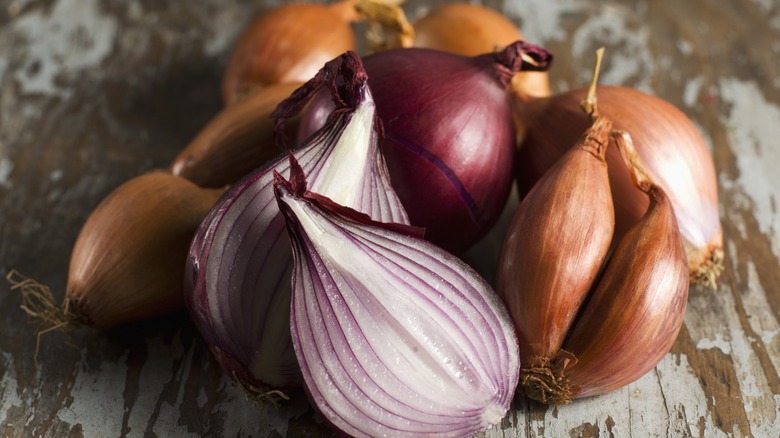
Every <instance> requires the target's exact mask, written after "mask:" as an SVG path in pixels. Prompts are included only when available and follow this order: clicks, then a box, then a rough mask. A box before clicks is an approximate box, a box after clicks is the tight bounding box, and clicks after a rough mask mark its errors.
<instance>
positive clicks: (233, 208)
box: [185, 52, 408, 392]
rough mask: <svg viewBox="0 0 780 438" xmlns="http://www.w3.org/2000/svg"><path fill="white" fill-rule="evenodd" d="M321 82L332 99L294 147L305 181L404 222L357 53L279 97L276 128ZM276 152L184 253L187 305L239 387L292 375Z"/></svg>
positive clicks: (295, 378) (281, 164)
mask: <svg viewBox="0 0 780 438" xmlns="http://www.w3.org/2000/svg"><path fill="white" fill-rule="evenodd" d="M323 86H327V87H328V89H329V90H330V91H331V93H333V95H334V99H335V100H336V101H337V102H338V108H337V110H336V111H334V113H333V114H332V115H331V116H330V117H329V119H328V121H327V123H326V125H325V126H324V127H323V128H322V129H321V130H319V131H318V132H317V133H316V134H315V135H314V136H312V137H311V138H310V139H309V140H307V141H306V142H305V143H304V144H303V145H302V146H301V147H300V148H299V149H297V150H295V151H294V156H295V157H296V158H297V160H298V161H299V162H300V165H301V166H302V167H303V171H304V172H305V174H306V176H307V178H309V180H310V181H311V186H312V188H313V189H315V190H317V191H319V192H320V193H323V194H325V195H327V196H329V197H331V198H332V199H333V200H334V201H336V202H339V203H342V204H344V205H348V206H350V207H352V208H355V209H356V210H359V211H362V212H364V213H366V214H368V215H369V216H371V217H372V218H375V219H377V220H382V221H390V222H400V223H408V218H407V216H406V213H405V211H404V208H403V206H402V205H401V202H400V201H399V200H398V198H397V196H396V195H395V192H394V191H393V190H392V187H391V186H390V179H389V177H388V174H387V169H386V167H385V163H384V160H383V157H382V154H381V153H380V150H379V144H378V141H379V132H378V130H379V129H380V128H379V125H378V119H377V118H376V116H375V107H374V101H373V99H372V97H371V93H370V91H369V88H368V85H367V82H366V75H365V71H364V70H363V67H362V64H361V62H360V59H359V58H358V57H357V55H355V54H354V53H352V52H348V53H346V54H344V55H342V56H341V57H339V58H337V59H335V60H333V61H331V62H329V63H328V64H326V65H325V67H323V69H322V70H321V71H320V72H319V73H318V74H317V76H315V78H314V79H312V80H311V81H309V82H307V83H306V84H304V85H303V86H302V87H301V88H299V89H298V90H296V91H295V92H294V93H293V95H292V96H290V98H288V99H287V100H285V101H284V102H282V103H281V104H280V105H279V108H277V110H276V111H275V113H274V114H273V115H272V117H275V118H276V119H277V123H278V128H280V130H281V129H282V128H283V122H284V120H285V119H286V118H288V117H291V116H293V115H295V114H296V113H297V112H298V111H300V109H301V108H303V107H304V106H305V105H306V103H307V102H308V100H309V99H310V98H311V97H312V96H313V95H314V94H315V93H316V92H317V91H318V90H319V89H320V88H322V87H323ZM288 167H289V161H288V159H287V157H286V156H283V157H281V158H279V159H277V160H276V161H274V162H272V163H270V164H269V165H268V166H266V167H264V168H262V169H258V170H256V171H254V172H252V173H250V174H249V175H247V176H246V177H245V178H243V179H242V180H241V181H239V182H238V183H236V184H235V185H233V186H232V187H231V188H230V189H229V190H228V191H227V192H226V193H225V195H224V196H223V197H222V198H221V199H220V200H219V201H218V202H217V203H216V205H215V206H214V207H213V208H212V210H211V211H210V212H209V214H208V215H207V216H206V218H205V220H204V221H203V223H202V224H201V226H200V229H199V230H198V232H197V234H196V236H195V238H194V240H193V242H192V245H191V247H190V254H189V257H188V263H187V271H186V278H185V283H186V284H185V298H186V302H187V306H188V309H189V311H190V314H191V315H192V318H193V319H194V321H195V323H196V325H197V326H198V328H199V330H200V332H201V333H202V335H203V337H204V338H205V339H206V341H207V343H208V344H209V345H210V346H211V349H212V351H213V352H214V354H215V355H216V357H217V359H218V361H219V362H220V364H221V366H222V367H223V368H224V369H225V371H226V372H227V373H228V374H230V375H232V376H234V377H235V378H236V379H237V380H238V381H239V383H240V384H241V385H243V386H244V387H247V388H252V387H257V388H258V389H259V390H260V391H261V392H262V391H263V390H264V389H267V388H268V387H269V386H270V387H277V388H278V387H284V386H289V385H296V384H299V383H300V370H299V368H298V364H297V361H296V359H295V354H294V353H293V348H292V343H291V340H290V328H289V327H290V321H289V311H290V275H291V266H292V254H291V251H290V243H289V239H288V238H287V237H286V235H285V234H286V231H285V224H284V218H282V216H281V215H280V213H279V209H278V206H277V202H276V200H275V198H274V191H273V172H279V173H282V174H286V173H287V171H288Z"/></svg>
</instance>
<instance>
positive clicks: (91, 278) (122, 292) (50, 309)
mask: <svg viewBox="0 0 780 438" xmlns="http://www.w3.org/2000/svg"><path fill="white" fill-rule="evenodd" d="M223 192H224V190H223V189H202V188H200V187H198V186H196V185H195V184H193V183H192V182H190V181H188V180H186V179H184V178H181V177H179V176H175V175H171V174H169V173H166V172H162V171H153V172H149V173H146V174H143V175H140V176H137V177H135V178H132V179H130V180H129V181H127V182H125V183H123V184H122V185H120V186H119V187H117V188H116V189H114V190H113V191H112V192H111V193H110V194H109V195H108V196H106V197H105V198H104V199H103V200H102V201H101V202H100V204H98V206H97V207H96V208H95V210H94V211H93V212H92V213H91V214H90V215H89V217H88V218H87V220H86V222H85V223H84V226H83V227H82V229H81V231H80V232H79V235H78V237H77V238H76V243H75V245H74V246H73V251H72V252H71V258H70V266H69V268H68V279H67V284H66V289H65V298H64V300H63V304H62V306H60V307H58V306H57V305H56V303H55V302H54V297H53V295H52V294H51V293H50V292H48V288H46V287H44V286H42V285H40V284H37V283H36V282H34V281H32V280H28V281H25V282H24V283H22V284H20V286H19V288H20V289H21V291H22V293H23V296H24V300H25V305H24V307H23V308H24V309H25V310H26V311H27V313H28V314H30V315H31V316H34V317H38V318H40V319H42V320H43V322H44V323H46V324H47V325H49V326H50V327H57V328H61V329H66V328H70V327H73V326H76V325H90V326H94V327H97V328H101V329H105V328H110V327H113V326H116V325H119V324H124V323H128V322H133V321H139V320H144V319H149V318H153V317H157V316H161V315H164V314H166V313H169V312H172V311H174V310H177V309H181V308H182V307H183V306H184V295H183V293H182V289H183V287H182V278H183V276H184V262H185V260H186V259H187V249H188V247H189V243H190V241H191V240H192V237H193V235H194V234H195V230H196V229H197V228H198V225H199V224H200V222H201V220H203V217H204V216H205V215H206V213H207V212H208V211H209V209H210V208H211V207H212V205H214V202H216V200H217V198H218V197H219V196H220V195H221V194H222V193H223Z"/></svg>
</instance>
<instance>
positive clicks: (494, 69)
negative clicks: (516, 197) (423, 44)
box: [300, 41, 552, 253]
mask: <svg viewBox="0 0 780 438" xmlns="http://www.w3.org/2000/svg"><path fill="white" fill-rule="evenodd" d="M525 55H527V56H529V58H533V59H534V61H535V62H536V63H537V64H538V66H532V65H530V64H528V63H526V62H525V61H521V59H523V57H524V56H525ZM551 62H552V55H551V54H550V53H549V52H546V51H545V50H544V49H541V48H539V47H537V46H533V45H531V44H527V43H524V42H519V41H518V42H515V43H513V44H511V45H509V46H508V47H507V48H506V49H505V50H504V51H502V52H496V53H489V54H485V55H481V56H478V57H471V58H469V57H463V56H460V55H454V54H451V53H447V52H441V51H437V50H431V49H414V48H412V49H392V50H387V51H383V52H378V53H374V54H372V55H369V56H367V57H366V58H365V59H364V65H365V67H366V71H367V73H368V76H369V85H370V86H371V90H372V92H373V94H374V99H375V100H376V104H377V111H378V113H379V117H380V118H381V119H382V122H383V125H384V130H385V136H386V140H385V142H384V144H383V151H384V155H385V159H386V161H387V166H388V169H389V171H390V176H391V179H392V181H393V187H394V188H395V190H396V192H397V193H398V196H399V197H400V198H401V201H402V202H403V203H404V206H405V207H406V210H407V212H408V213H409V218H410V220H411V222H412V224H414V225H416V226H421V227H424V228H426V239H428V240H430V241H431V242H433V243H435V244H437V245H439V246H441V247H443V248H444V249H446V250H448V251H450V252H453V253H460V252H462V251H464V250H466V249H468V248H469V247H470V246H471V245H473V244H474V243H475V242H476V241H477V240H479V239H480V238H481V237H482V236H484V235H485V233H486V232H487V231H488V230H489V229H490V227H491V226H492V225H493V224H494V223H495V221H496V220H497V218H498V216H499V214H500V213H501V210H502V209H503V207H504V205H505V203H506V200H507V197H508V195H509V190H510V188H511V184H512V175H513V166H514V154H515V129H514V126H513V121H512V112H511V110H510V107H509V97H508V93H507V92H506V87H507V84H508V82H509V80H510V79H511V77H512V75H513V74H514V73H516V72H517V71H520V70H521V69H523V70H546V69H547V68H548V67H549V65H550V63H551ZM323 101H324V99H323ZM315 104H316V102H313V103H312V105H311V108H310V110H309V112H307V114H305V115H304V119H303V120H302V121H301V134H300V138H305V137H306V136H307V135H308V134H309V133H311V132H313V130H314V129H316V127H317V120H322V117H323V114H327V110H325V111H323V110H322V108H321V107H319V106H318V105H315ZM325 105H326V106H327V102H326V103H325ZM310 114H315V115H310ZM317 114H319V115H317Z"/></svg>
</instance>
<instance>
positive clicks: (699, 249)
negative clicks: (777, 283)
mask: <svg viewBox="0 0 780 438" xmlns="http://www.w3.org/2000/svg"><path fill="white" fill-rule="evenodd" d="M586 94H587V89H578V90H574V91H571V92H567V93H562V94H559V95H555V96H553V97H551V98H549V99H539V100H537V101H535V102H533V103H532V105H533V106H534V108H532V109H531V112H532V113H534V114H535V115H536V116H535V119H534V121H533V122H532V124H531V126H530V128H529V130H528V133H527V136H526V138H525V140H524V142H523V144H522V146H521V148H520V151H519V153H518V160H517V162H518V171H517V179H518V186H519V188H520V192H521V194H523V193H526V192H527V191H528V190H530V188H531V187H532V186H533V184H534V183H535V182H536V181H537V180H538V179H539V178H540V177H541V175H542V174H543V173H544V172H545V171H546V170H547V169H548V168H550V167H551V166H552V165H553V163H554V162H555V161H556V160H557V159H558V158H559V157H560V156H562V155H563V154H564V153H565V152H566V150H568V149H569V147H571V145H573V144H574V143H575V142H576V140H577V138H578V137H579V136H580V135H581V134H582V132H583V131H585V129H586V127H587V126H588V124H589V119H588V116H587V115H586V114H584V113H583V112H582V110H581V108H580V102H581V101H582V100H583V99H584V98H585V96H586ZM598 106H599V112H600V114H601V115H603V116H604V117H606V118H609V119H610V120H612V121H613V123H614V125H615V129H618V130H624V131H626V132H629V133H631V135H632V136H633V139H634V142H635V144H636V149H637V151H638V153H639V156H640V157H641V159H642V161H643V162H644V163H645V168H646V169H647V171H648V173H649V174H650V177H651V178H652V179H653V181H655V182H656V183H657V184H658V185H659V186H661V187H662V188H663V189H664V191H665V192H666V194H667V196H668V197H669V200H670V201H671V203H672V205H673V207H674V211H675V214H676V216H677V220H678V224H679V227H680V233H681V235H682V238H683V242H684V243H685V248H686V253H687V258H688V266H689V270H690V277H691V281H692V282H695V283H700V284H704V285H709V286H713V287H714V286H715V284H716V282H717V278H718V275H719V274H720V271H721V269H722V258H723V251H722V246H723V241H722V239H723V238H722V229H721V225H720V217H719V211H718V192H717V180H716V175H715V166H714V163H713V159H712V155H711V154H710V152H709V150H708V149H707V145H706V143H705V141H704V139H703V138H702V136H701V133H700V132H699V131H698V129H697V128H696V126H695V125H694V124H693V123H692V122H691V121H690V119H688V118H687V117H686V116H685V114H683V113H682V112H681V111H680V110H678V109H677V108H676V107H674V106H673V105H671V104H670V103H668V102H666V101H664V100H662V99H660V98H658V97H654V96H651V95H649V94H645V93H643V92H640V91H638V90H634V89H631V88H626V87H610V86H600V87H598ZM607 163H608V167H609V178H610V184H611V186H612V194H613V198H614V200H615V232H616V235H618V236H619V235H622V234H623V233H625V232H626V231H627V230H628V229H629V228H630V227H631V226H633V225H634V224H635V223H636V222H637V221H638V220H639V218H641V217H642V215H643V214H644V213H645V211H646V210H647V206H648V204H649V201H648V197H647V196H646V195H645V194H643V193H642V192H641V191H639V190H637V189H636V188H635V187H634V185H633V184H632V183H631V180H630V178H629V176H628V174H627V173H626V172H625V171H624V170H623V169H624V166H623V165H622V160H621V158H620V154H619V153H618V151H617V148H614V147H611V148H609V151H608V152H607Z"/></svg>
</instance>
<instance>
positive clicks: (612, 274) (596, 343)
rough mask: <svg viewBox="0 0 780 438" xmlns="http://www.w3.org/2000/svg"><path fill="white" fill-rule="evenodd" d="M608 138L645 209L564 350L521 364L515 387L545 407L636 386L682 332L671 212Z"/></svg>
mask: <svg viewBox="0 0 780 438" xmlns="http://www.w3.org/2000/svg"><path fill="white" fill-rule="evenodd" d="M614 137H615V138H616V139H617V143H618V144H619V145H620V153H621V154H623V155H625V163H626V164H627V165H628V166H629V169H630V173H631V179H632V182H633V183H634V184H635V187H639V188H641V192H642V193H643V194H645V196H647V197H648V198H649V206H648V209H647V211H646V213H645V215H644V216H643V217H642V218H641V219H640V220H639V222H638V223H637V224H636V225H634V226H633V227H632V228H631V229H630V230H629V231H628V232H627V233H626V234H625V235H624V236H622V238H621V239H620V241H619V243H618V245H617V246H616V248H615V250H614V252H612V253H611V254H610V256H609V259H608V261H607V262H606V265H605V267H604V270H603V272H602V273H601V274H600V276H599V279H598V281H597V282H596V284H595V286H594V287H593V289H592V291H591V292H590V293H589V294H588V298H587V299H586V300H585V301H584V302H583V306H582V309H581V310H580V312H579V314H578V316H577V318H576V320H575V322H574V324H573V325H572V327H571V329H570V331H569V334H568V336H567V338H566V340H565V342H564V344H563V348H562V349H561V350H559V351H558V352H557V354H555V355H552V356H546V357H538V356H537V357H531V358H530V360H528V361H526V362H525V363H524V364H523V368H522V369H521V377H520V386H521V388H522V389H523V391H524V392H525V393H526V394H527V395H528V396H529V397H530V398H532V399H535V400H538V401H540V402H543V403H550V402H552V403H555V404H558V405H560V404H564V403H569V402H571V401H572V399H574V398H582V397H590V396H594V395H599V394H604V393H607V392H610V391H613V390H615V389H618V388H620V387H623V386H625V385H627V384H629V383H631V382H634V381H635V380H637V379H639V378H640V377H642V376H643V375H644V374H645V373H647V372H648V371H650V370H651V369H652V368H653V367H655V366H656V365H657V364H658V362H659V361H660V360H661V359H662V358H663V357H664V355H666V353H668V352H669V350H670V349H671V347H672V344H673V343H674V341H675V339H676V338H677V334H678V332H679V330H680V328H681V327H682V323H683V317H684V315H685V308H686V304H687V302H688V287H689V283H688V268H687V263H686V259H685V250H684V249H683V245H682V239H681V237H680V232H679V229H678V227H677V220H676V218H675V215H674V210H673V208H672V205H671V202H670V201H669V199H668V198H667V197H666V194H665V193H664V191H663V189H661V188H660V187H659V186H657V185H655V184H654V183H653V182H652V180H651V179H650V178H649V177H648V175H647V173H646V171H645V170H644V167H643V166H642V164H641V160H640V159H639V158H638V155H637V154H636V151H635V149H634V148H633V146H632V145H631V143H630V142H628V141H626V140H625V137H623V136H622V135H620V134H616V135H614ZM624 169H625V167H624Z"/></svg>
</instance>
